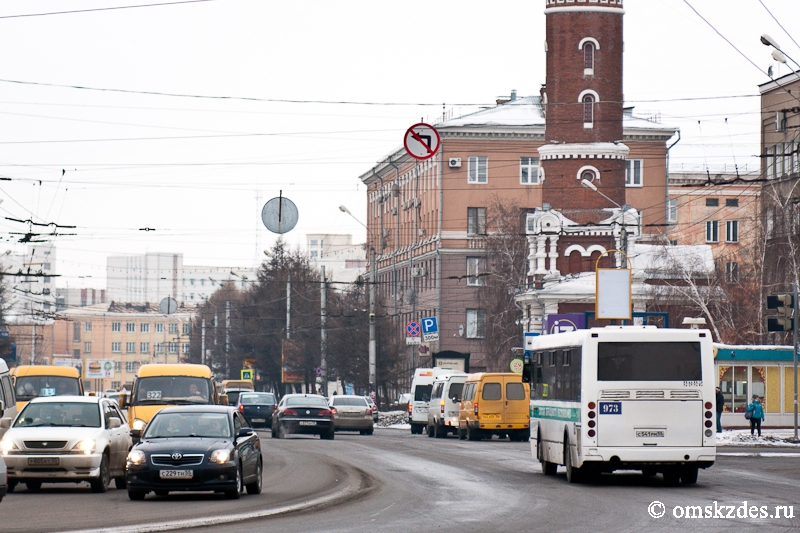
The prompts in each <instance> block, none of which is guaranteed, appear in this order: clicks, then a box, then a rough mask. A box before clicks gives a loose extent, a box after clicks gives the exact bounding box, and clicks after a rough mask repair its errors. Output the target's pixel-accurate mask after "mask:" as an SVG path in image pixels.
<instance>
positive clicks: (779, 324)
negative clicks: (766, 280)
mask: <svg viewBox="0 0 800 533" xmlns="http://www.w3.org/2000/svg"><path fill="white" fill-rule="evenodd" d="M794 308H795V301H794V297H793V296H792V295H791V294H771V295H769V296H767V309H775V310H776V311H777V312H778V316H777V317H776V318H767V331H792V330H793V329H794Z"/></svg>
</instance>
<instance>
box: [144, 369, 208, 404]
mask: <svg viewBox="0 0 800 533" xmlns="http://www.w3.org/2000/svg"><path fill="white" fill-rule="evenodd" d="M131 403H132V404H133V405H148V404H150V405H163V404H213V403H214V401H213V398H212V395H211V390H210V384H209V382H208V380H207V379H204V378H197V377H191V376H154V377H147V378H139V379H138V380H137V381H136V389H135V390H134V392H133V401H132V402H131Z"/></svg>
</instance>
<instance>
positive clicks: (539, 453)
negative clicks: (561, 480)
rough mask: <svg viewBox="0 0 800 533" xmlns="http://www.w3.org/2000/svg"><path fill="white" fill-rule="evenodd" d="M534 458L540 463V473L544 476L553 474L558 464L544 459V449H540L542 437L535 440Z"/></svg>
mask: <svg viewBox="0 0 800 533" xmlns="http://www.w3.org/2000/svg"><path fill="white" fill-rule="evenodd" d="M536 458H537V459H539V462H540V463H541V464H542V474H544V475H545V476H555V475H556V471H557V470H558V465H556V464H555V463H551V462H549V461H545V460H544V450H543V449H542V438H541V437H539V438H538V439H537V440H536Z"/></svg>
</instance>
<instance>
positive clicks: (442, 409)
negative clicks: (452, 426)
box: [439, 400, 444, 414]
mask: <svg viewBox="0 0 800 533" xmlns="http://www.w3.org/2000/svg"><path fill="white" fill-rule="evenodd" d="M439 407H440V408H441V412H442V414H444V400H442V401H441V402H440V403H439Z"/></svg>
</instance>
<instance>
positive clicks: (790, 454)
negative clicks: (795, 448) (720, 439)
mask: <svg viewBox="0 0 800 533" xmlns="http://www.w3.org/2000/svg"><path fill="white" fill-rule="evenodd" d="M717 455H723V456H725V457H800V452H717Z"/></svg>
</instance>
